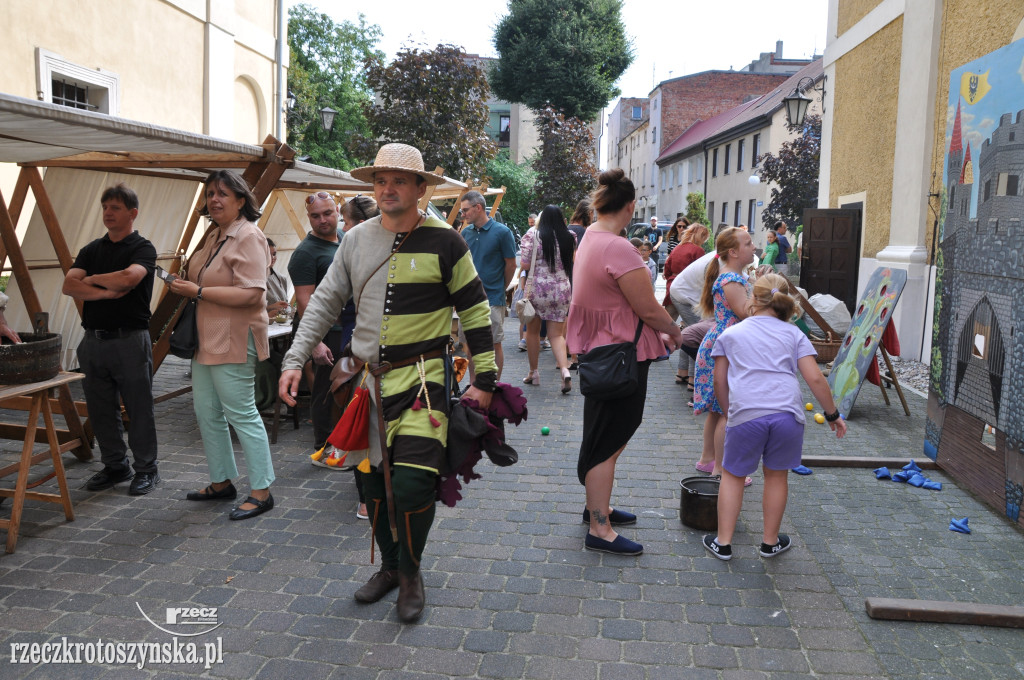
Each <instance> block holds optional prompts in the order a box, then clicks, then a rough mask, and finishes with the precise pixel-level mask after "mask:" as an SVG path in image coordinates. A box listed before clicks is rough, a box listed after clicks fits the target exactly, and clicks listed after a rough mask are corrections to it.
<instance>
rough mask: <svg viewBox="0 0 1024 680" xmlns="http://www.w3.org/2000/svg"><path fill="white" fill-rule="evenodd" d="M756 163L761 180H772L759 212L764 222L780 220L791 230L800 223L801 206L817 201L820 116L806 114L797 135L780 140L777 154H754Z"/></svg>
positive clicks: (805, 206) (819, 161)
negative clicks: (769, 190) (770, 188)
mask: <svg viewBox="0 0 1024 680" xmlns="http://www.w3.org/2000/svg"><path fill="white" fill-rule="evenodd" d="M756 164H757V166H758V167H759V170H760V172H759V174H760V175H761V181H762V182H771V183H772V184H773V186H772V191H771V195H772V198H771V201H770V202H769V203H768V207H767V208H766V209H765V210H764V212H763V213H761V215H762V220H763V222H764V224H765V225H773V224H775V223H776V222H777V221H779V220H783V221H784V222H785V223H786V225H787V226H788V227H789V228H790V229H792V230H795V229H796V228H797V226H798V225H801V224H803V221H804V209H805V208H813V207H815V206H817V204H818V171H819V168H820V166H821V116H815V115H811V114H808V115H807V117H806V118H805V119H804V126H803V130H802V131H801V133H800V136H799V137H797V138H796V139H793V140H791V141H788V142H783V143H782V146H781V147H780V148H779V153H778V155H775V154H770V153H767V154H762V155H760V156H758V157H757V161H756ZM750 226H751V227H753V226H754V225H750Z"/></svg>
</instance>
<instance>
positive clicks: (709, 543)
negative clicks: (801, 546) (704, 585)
mask: <svg viewBox="0 0 1024 680" xmlns="http://www.w3.org/2000/svg"><path fill="white" fill-rule="evenodd" d="M779 538H782V536H781V535H780V536H779ZM703 543H704V549H705V550H707V551H708V552H709V553H711V554H712V555H714V556H715V557H717V558H718V559H720V560H724V561H726V562H728V561H729V560H731V559H732V546H731V545H719V544H718V541H717V540H715V537H714V536H712V535H711V534H708V535H707V536H705V537H704V541H703Z"/></svg>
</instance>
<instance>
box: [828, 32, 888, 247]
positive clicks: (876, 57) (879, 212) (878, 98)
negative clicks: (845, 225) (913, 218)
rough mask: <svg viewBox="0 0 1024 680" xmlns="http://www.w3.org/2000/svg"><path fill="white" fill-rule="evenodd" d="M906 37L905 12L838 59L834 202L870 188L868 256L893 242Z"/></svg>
mask: <svg viewBox="0 0 1024 680" xmlns="http://www.w3.org/2000/svg"><path fill="white" fill-rule="evenodd" d="M902 37H903V18H902V17H899V18H897V19H896V20H895V21H892V22H891V23H890V24H889V25H887V26H886V27H884V28H883V29H882V30H880V31H878V32H877V33H875V34H874V35H872V36H871V37H870V38H868V39H867V40H866V41H865V42H864V43H862V44H860V45H858V46H857V47H856V48H855V49H853V50H851V51H850V52H848V53H847V54H844V55H843V56H842V57H840V58H839V60H837V61H836V63H835V72H836V89H835V98H834V100H833V102H834V103H833V106H834V109H833V116H834V118H835V120H836V121H842V124H841V125H838V124H837V125H836V126H835V127H834V128H833V131H832V168H831V183H830V187H829V205H830V206H832V207H837V206H838V197H839V196H844V195H847V194H856V193H859V192H862V191H865V192H867V201H868V203H870V209H869V210H867V211H866V214H867V219H868V222H867V223H866V224H864V225H863V229H862V232H863V234H864V249H863V255H864V257H874V256H875V255H876V254H877V253H878V251H880V250H881V249H883V248H885V246H886V245H887V244H888V243H889V213H890V210H891V208H892V178H893V174H892V173H893V149H894V148H895V145H896V110H897V106H898V94H899V74H900V45H901V43H902Z"/></svg>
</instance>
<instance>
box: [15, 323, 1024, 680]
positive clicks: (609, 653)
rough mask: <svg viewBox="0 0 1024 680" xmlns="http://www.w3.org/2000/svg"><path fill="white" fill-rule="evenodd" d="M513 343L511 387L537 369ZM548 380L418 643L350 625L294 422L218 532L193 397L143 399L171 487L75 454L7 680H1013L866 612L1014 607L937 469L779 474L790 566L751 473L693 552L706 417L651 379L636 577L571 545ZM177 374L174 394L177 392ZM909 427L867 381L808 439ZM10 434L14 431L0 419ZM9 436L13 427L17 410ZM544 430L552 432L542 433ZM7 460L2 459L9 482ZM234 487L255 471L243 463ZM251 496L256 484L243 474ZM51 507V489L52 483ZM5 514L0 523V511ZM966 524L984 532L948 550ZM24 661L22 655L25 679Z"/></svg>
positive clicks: (1016, 643)
mask: <svg viewBox="0 0 1024 680" xmlns="http://www.w3.org/2000/svg"><path fill="white" fill-rule="evenodd" d="M515 336H516V333H515V328H514V321H511V320H510V321H509V322H508V326H507V337H508V340H507V341H506V343H505V345H506V352H507V354H506V373H505V377H506V379H507V380H508V381H509V382H512V383H518V381H519V379H520V378H521V377H522V376H523V375H525V374H526V371H527V367H526V355H525V354H522V353H520V352H518V351H517V350H516V349H515ZM541 366H542V369H543V370H542V384H541V385H540V386H539V387H526V391H527V393H528V396H529V398H530V403H529V408H530V418H529V420H528V421H527V422H526V423H524V424H523V425H522V426H521V427H519V428H518V429H515V428H511V429H510V431H509V439H510V441H511V443H512V444H513V445H514V446H515V447H516V448H517V449H518V451H519V454H520V462H519V463H518V464H517V465H515V466H513V467H511V468H503V469H498V468H495V467H494V466H492V465H490V464H489V463H486V462H485V463H483V464H481V466H480V468H479V471H481V472H482V473H483V478H482V479H479V480H475V481H473V482H471V483H470V484H468V485H467V486H466V487H465V488H464V489H463V495H464V496H465V498H464V500H463V501H461V502H460V503H459V505H458V506H457V507H456V508H454V509H450V508H445V507H440V508H439V510H438V513H437V521H436V524H435V528H434V531H433V533H432V535H431V540H430V542H429V544H428V547H427V553H426V556H425V563H424V567H425V569H426V572H425V573H426V584H427V601H428V606H427V610H426V612H425V615H424V618H423V620H422V621H421V623H419V624H418V625H411V626H404V625H400V624H399V623H398V622H397V619H396V615H395V611H394V608H395V607H394V602H395V596H394V594H392V595H389V596H388V597H386V598H385V599H384V600H382V601H381V602H379V603H376V604H373V605H358V604H357V603H355V602H354V601H353V599H352V593H353V592H354V591H355V590H356V588H358V587H359V586H360V585H361V584H362V583H363V582H364V581H365V580H366V579H367V578H368V577H369V576H370V575H371V574H372V573H373V571H374V570H375V567H373V566H371V565H370V563H369V547H370V532H369V526H368V523H367V522H365V521H360V520H357V519H356V518H355V513H354V511H355V506H356V491H355V487H354V485H353V482H352V477H351V475H350V474H348V473H342V472H337V471H327V470H324V469H321V468H316V467H313V466H311V465H310V464H309V460H308V457H307V454H308V453H309V444H310V436H311V435H310V433H311V429H310V427H309V426H308V425H303V426H302V427H301V428H300V429H299V430H297V431H293V430H292V429H291V425H290V424H286V425H285V426H284V429H283V431H282V434H281V437H280V439H279V442H278V444H277V445H276V446H274V447H272V448H273V451H274V461H275V467H276V472H277V477H278V479H277V481H276V482H275V484H274V486H273V493H274V497H275V499H276V502H277V506H276V507H275V509H274V510H273V511H272V512H270V513H268V514H266V515H263V516H261V517H259V518H257V519H254V520H249V521H245V522H229V521H228V518H227V512H228V510H229V508H230V506H229V505H228V504H218V503H211V504H208V505H206V504H195V503H187V502H185V501H184V500H183V497H184V494H185V492H186V491H187V490H190V489H198V488H201V487H202V486H204V485H205V484H206V483H207V481H208V479H207V472H206V463H205V458H204V456H203V452H202V448H201V443H200V440H199V435H198V431H197V427H196V423H195V418H194V415H193V413H192V401H191V397H190V396H188V395H186V396H183V397H179V398H176V399H173V400H170V401H167V402H164V403H161V404H160V405H158V409H157V414H158V424H159V428H160V444H161V448H160V472H161V475H162V477H163V480H164V481H163V484H162V485H161V486H160V487H159V488H158V489H157V490H156V491H155V492H153V493H151V494H149V495H148V496H142V497H129V496H127V495H126V493H125V492H126V486H127V485H126V484H121V485H119V486H118V487H117V488H116V489H112V490H107V491H103V492H98V493H90V492H87V491H85V490H84V483H85V480H86V479H87V478H88V476H89V475H91V474H92V473H93V472H94V471H95V470H97V469H98V468H99V464H98V463H97V462H93V463H89V464H85V463H80V462H78V461H77V460H75V459H74V458H73V457H71V456H66V457H65V459H64V460H65V462H66V465H67V470H68V478H69V482H70V486H71V489H72V492H71V493H72V497H73V499H74V504H75V513H76V519H75V521H74V522H65V521H64V520H63V515H62V514H61V513H60V512H59V511H58V510H59V509H58V507H57V506H55V505H49V504H41V503H36V502H32V501H29V502H27V503H26V512H25V514H24V520H23V523H22V530H21V536H20V540H19V542H18V549H17V552H16V553H15V554H13V555H2V556H0V650H3V656H4V657H7V658H3V659H0V663H2V664H3V666H4V667H5V668H6V669H7V670H5V671H3V672H2V673H0V676H2V677H4V678H22V677H26V678H49V677H54V678H56V677H60V678H68V677H73V678H122V677H123V678H138V677H159V678H174V677H194V676H196V675H199V674H201V673H204V669H203V667H202V666H201V665H198V664H189V663H181V661H183V659H182V658H179V659H173V658H172V659H170V661H172V662H173V661H177V663H156V664H150V663H147V665H146V668H145V669H144V670H138V669H136V668H135V667H134V666H131V665H127V664H117V663H83V664H81V665H76V666H73V667H68V666H62V665H55V664H41V663H38V662H37V663H35V664H31V663H29V664H27V665H13V664H11V663H10V662H11V659H10V656H11V654H12V653H13V652H14V650H15V649H18V650H19V651H20V650H21V647H12V645H15V644H16V643H40V642H57V643H60V642H61V641H62V640H64V639H65V638H66V639H67V641H68V643H69V644H70V643H74V642H96V641H97V640H98V639H102V640H103V642H104V643H107V642H114V643H119V642H120V643H137V642H150V643H167V644H172V643H173V640H172V635H171V634H170V633H167V632H162V631H161V630H158V629H157V628H156V627H154V625H151V624H150V623H148V622H147V621H146V620H145V619H144V618H143V615H142V612H145V613H146V615H147V616H149V617H150V618H151V619H153V621H154V622H155V623H156V624H159V625H161V626H162V627H163V628H165V629H168V630H170V631H171V632H172V633H178V641H179V643H185V642H189V641H198V642H199V644H200V648H201V649H204V648H203V645H205V644H213V643H215V641H217V640H219V641H220V644H221V649H222V663H217V664H214V665H213V666H212V668H210V669H209V670H208V671H205V673H206V674H207V675H208V676H209V677H217V678H220V677H224V678H243V679H249V678H268V679H275V680H276V679H277V678H303V679H304V680H316V679H320V678H347V679H349V678H351V679H358V678H381V679H385V678H386V679H388V680H391V679H398V678H402V679H406V678H408V679H412V678H416V679H428V678H438V679H440V678H450V677H481V678H524V679H534V678H555V679H558V680H571V679H574V678H579V679H581V680H592V679H594V678H600V679H602V680H608V679H610V680H631V679H633V678H636V679H638V680H639V679H641V678H645V679H650V680H655V679H658V678H695V679H698V680H700V679H704V678H722V679H726V678H729V679H737V680H739V679H747V678H806V677H818V678H840V677H841V678H972V679H974V678H1019V677H1021V676H1022V675H1024V635H1022V634H1021V632H1020V631H1019V630H1016V631H1015V630H1011V629H1001V628H987V627H980V626H961V625H938V624H917V623H894V622H885V621H874V620H871V619H869V618H868V617H867V616H866V614H865V612H864V598H865V597H868V596H891V597H911V598H922V599H938V600H958V601H964V602H974V603H990V604H1007V603H1009V604H1021V602H1022V599H1024V597H1022V596H1024V561H1022V560H1021V559H1020V555H1021V554H1022V548H1024V535H1022V533H1021V532H1019V531H1017V530H1016V529H1015V528H1014V527H1013V526H1011V525H1010V524H1009V523H1008V522H1007V521H1006V520H1005V519H1004V518H1003V517H1001V516H1000V515H999V514H997V513H995V512H993V511H991V510H989V509H988V508H987V507H985V506H983V505H982V504H981V503H979V502H978V501H977V500H975V499H974V498H973V497H971V496H970V495H969V494H968V493H966V492H964V491H962V490H960V489H958V488H957V486H956V485H955V484H954V483H952V481H951V480H950V479H949V478H947V477H946V476H945V475H943V474H942V473H940V472H929V473H928V475H929V476H930V477H932V478H933V479H936V480H938V481H941V482H942V483H943V489H942V491H938V492H936V491H928V490H924V489H916V488H912V487H909V486H907V485H899V484H895V483H892V482H879V481H876V480H875V478H874V475H873V474H872V473H871V471H870V470H866V469H864V470H860V469H840V468H818V469H816V470H815V471H814V474H813V475H811V476H808V477H798V476H796V475H792V476H791V477H790V479H791V485H790V504H789V509H788V511H787V514H786V517H785V519H784V522H783V531H785V532H788V533H789V534H790V535H791V536H792V537H793V542H794V548H793V549H792V550H790V551H789V552H788V553H787V554H785V555H782V556H780V557H779V558H777V559H774V560H762V559H760V558H759V557H757V554H756V546H757V543H758V542H759V540H760V538H759V535H760V521H761V513H760V490H761V477H760V473H758V474H757V475H755V479H754V485H753V486H752V487H751V488H750V489H749V490H748V492H747V495H746V498H745V502H744V507H743V515H742V517H741V524H740V527H739V530H738V533H737V536H736V539H735V542H734V545H735V548H736V554H735V557H734V559H733V560H732V561H731V562H728V563H725V562H720V561H718V560H716V559H714V558H712V557H710V556H708V555H707V554H706V553H705V551H704V550H703V549H702V547H701V545H700V534H701V532H698V531H695V530H692V529H689V528H687V527H685V526H683V525H682V524H681V523H680V521H679V481H680V479H681V478H683V477H687V476H691V475H693V474H695V473H694V470H693V463H694V461H695V460H696V459H697V456H698V455H699V446H700V441H701V426H702V420H701V419H699V418H694V416H693V415H692V414H691V413H690V412H688V409H687V408H686V406H685V401H686V395H687V393H686V392H684V391H683V390H681V389H680V388H679V387H678V386H676V385H675V384H674V383H673V380H672V376H673V374H674V362H663V363H659V364H655V365H654V366H653V367H652V370H651V374H650V390H649V396H648V403H647V407H646V418H645V424H644V426H643V428H642V430H641V431H640V432H639V433H638V434H637V436H636V437H635V438H634V439H633V441H632V442H631V444H630V445H629V447H628V448H627V449H626V452H625V454H624V455H623V457H622V458H621V459H620V463H619V471H618V479H617V484H616V489H615V493H614V496H613V503H614V504H616V505H618V506H620V507H623V508H628V509H630V510H632V511H634V512H636V513H637V514H638V515H639V517H640V519H639V522H638V524H637V526H636V527H628V528H626V529H625V530H624V531H623V533H624V534H625V535H626V536H627V537H629V538H634V539H636V540H638V541H640V542H642V543H643V544H644V547H645V553H644V554H643V555H642V556H639V557H620V556H612V555H604V554H599V553H592V552H587V551H585V550H583V537H584V534H585V531H586V528H585V526H584V525H583V524H581V523H580V513H581V511H582V509H583V490H582V487H581V486H580V485H579V484H578V483H577V480H576V456H577V447H578V443H579V440H580V432H581V412H582V398H581V397H580V396H579V394H578V392H577V391H576V386H575V385H574V391H573V393H572V394H570V395H568V396H563V395H561V394H560V393H559V389H558V388H559V382H558V380H557V372H556V371H555V370H554V368H553V362H552V359H551V355H550V353H547V354H546V355H545V356H544V357H543V360H542V364H541ZM185 368H186V367H185V365H184V363H183V362H180V361H178V360H169V361H168V362H167V363H166V364H165V365H164V367H163V368H161V370H160V372H159V373H158V382H159V389H160V391H161V392H166V391H168V390H170V389H171V388H173V387H175V386H178V385H180V384H181V383H182V382H183V381H184V380H185V378H184V374H185ZM908 400H909V401H910V404H911V408H912V411H913V415H912V416H911V417H909V418H908V417H906V416H905V415H904V414H903V412H902V410H901V409H900V408H899V406H898V402H897V404H896V405H895V406H893V407H886V406H884V405H883V403H882V401H881V397H880V395H879V392H878V390H877V388H874V387H873V386H871V385H866V386H865V388H864V390H863V391H862V393H861V396H860V399H859V400H858V402H857V406H856V408H855V410H854V412H853V414H852V416H851V420H850V431H849V436H848V437H847V438H846V439H844V440H842V441H836V440H835V438H834V437H833V436H832V435H831V432H830V431H829V430H828V429H827V428H826V427H825V426H823V425H816V424H814V423H810V424H809V425H808V427H807V430H806V433H805V448H804V451H805V452H806V453H807V454H814V455H829V454H834V455H864V456H888V455H899V456H904V457H907V458H910V457H917V458H921V457H922V456H921V453H920V452H921V442H922V438H923V431H924V408H925V402H924V400H923V399H922V398H920V397H918V396H915V395H913V394H908ZM3 415H5V416H8V418H5V419H9V417H10V416H12V414H10V413H5V414H3ZM19 415H20V417H22V418H23V417H24V415H23V414H19ZM542 426H548V427H550V428H551V434H550V435H549V436H543V435H542V434H541V432H540V428H541V427H542ZM17 448H18V447H17V446H16V445H15V444H14V443H13V442H3V443H2V444H0V451H2V454H3V455H2V459H3V462H4V463H7V462H10V461H11V460H12V459H13V457H14V454H15V452H16V451H17ZM239 460H240V468H241V469H242V470H243V472H244V460H242V458H241V456H239ZM236 484H238V485H239V488H240V489H241V490H244V489H245V488H247V486H246V480H245V479H243V480H241V483H240V484H239V482H238V481H237V480H236ZM47 487H53V488H55V487H56V485H55V483H54V482H52V481H51V482H47V484H46V485H45V486H44V488H47ZM9 508H10V501H8V502H7V503H6V504H5V505H4V507H3V508H0V517H6V516H7V515H8V514H9V512H10V510H9ZM964 516H968V517H970V526H971V528H972V529H973V533H972V534H970V535H962V534H957V533H953V532H950V531H948V530H947V527H948V524H949V520H950V519H951V518H952V517H964ZM169 607H216V608H217V612H216V620H217V621H218V622H219V623H220V627H219V628H217V629H216V630H215V631H213V632H209V633H205V634H202V635H197V636H195V637H192V638H186V637H184V636H183V635H181V633H183V632H184V633H187V632H191V631H196V630H197V628H196V627H195V626H184V625H181V624H177V625H169V624H167V623H165V621H166V618H165V612H166V609H167V608H169ZM15 660H18V659H15Z"/></svg>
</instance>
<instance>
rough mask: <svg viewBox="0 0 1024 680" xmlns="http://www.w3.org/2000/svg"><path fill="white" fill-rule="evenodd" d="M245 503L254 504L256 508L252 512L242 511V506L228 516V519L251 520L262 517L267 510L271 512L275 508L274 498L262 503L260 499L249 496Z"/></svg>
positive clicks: (270, 497)
mask: <svg viewBox="0 0 1024 680" xmlns="http://www.w3.org/2000/svg"><path fill="white" fill-rule="evenodd" d="M245 503H252V504H253V505H255V506H256V507H255V508H253V509H252V510H242V506H241V505H240V506H238V507H237V508H235V509H234V510H232V511H231V514H230V515H228V519H249V518H250V517H256V516H257V515H262V514H263V513H265V512H266V511H267V510H270V509H272V508H273V507H274V497H273V496H267V500H265V501H261V500H259V499H258V498H253V497H252V496H249V497H248V498H246V499H245ZM245 503H242V505H245Z"/></svg>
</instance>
